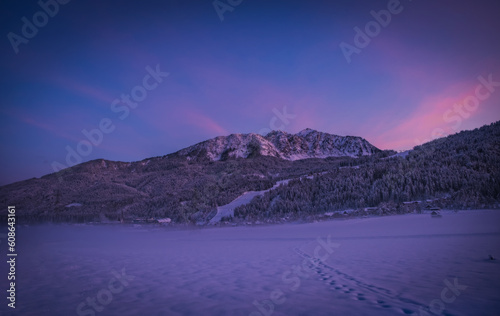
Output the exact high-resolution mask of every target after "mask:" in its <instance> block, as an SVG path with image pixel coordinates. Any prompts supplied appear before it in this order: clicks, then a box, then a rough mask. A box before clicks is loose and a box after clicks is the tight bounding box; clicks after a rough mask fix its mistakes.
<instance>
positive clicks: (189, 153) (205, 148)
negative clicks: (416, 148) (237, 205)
mask: <svg viewBox="0 0 500 316" xmlns="http://www.w3.org/2000/svg"><path fill="white" fill-rule="evenodd" d="M377 152H380V149H378V148H376V147H375V146H373V145H372V144H370V143H369V142H368V141H366V140H365V139H363V138H361V137H354V136H337V135H331V134H328V133H322V132H318V131H315V130H312V129H309V128H307V129H305V130H303V131H301V132H299V133H297V134H288V133H286V132H282V131H272V132H270V133H269V134H267V135H266V136H261V135H259V134H231V135H229V136H220V137H216V138H213V139H210V140H207V141H204V142H201V143H198V144H196V145H193V146H190V147H188V148H185V149H182V150H180V151H178V152H177V153H176V154H177V155H180V156H186V157H189V158H190V159H191V158H207V159H209V160H211V161H218V160H226V159H228V158H248V157H255V156H258V155H260V156H271V157H276V158H281V159H285V160H291V161H293V160H300V159H308V158H327V157H344V156H349V157H361V156H367V155H372V154H374V153H377Z"/></svg>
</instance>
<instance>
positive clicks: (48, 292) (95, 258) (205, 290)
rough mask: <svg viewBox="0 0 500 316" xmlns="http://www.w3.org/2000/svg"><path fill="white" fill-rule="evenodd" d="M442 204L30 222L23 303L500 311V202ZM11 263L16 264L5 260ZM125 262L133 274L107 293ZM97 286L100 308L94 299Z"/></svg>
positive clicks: (189, 311)
mask: <svg viewBox="0 0 500 316" xmlns="http://www.w3.org/2000/svg"><path fill="white" fill-rule="evenodd" d="M443 214H444V215H443V217H442V218H440V219H435V218H431V217H430V216H429V214H411V215H400V216H387V217H371V218H363V219H351V220H333V221H326V222H320V223H311V224H286V225H278V226H258V227H228V228H204V229H196V230H174V229H168V228H164V227H159V226H138V227H132V226H123V225H95V226H94V225H47V226H30V227H22V226H21V227H19V228H18V230H17V231H16V233H17V236H18V240H17V245H18V252H19V256H18V259H19V260H18V262H17V273H18V274H17V275H18V278H17V280H16V288H17V292H16V296H17V298H18V300H17V306H16V310H15V315H38V316H44V315H75V314H76V315H94V313H95V315H120V316H122V315H154V316H157V315H433V314H432V313H430V312H429V311H428V309H429V304H430V303H432V302H433V304H434V305H432V306H431V307H434V308H435V309H436V308H438V311H439V312H440V314H441V315H498V311H500V297H499V293H500V262H499V260H498V259H497V260H490V259H489V255H492V256H493V257H496V258H498V257H500V249H499V248H500V229H499V223H500V211H461V212H458V213H452V212H450V213H443ZM328 236H330V237H329V239H328ZM2 245H5V244H4V243H2ZM319 257H321V258H322V259H323V261H321V260H319V259H318V258H319ZM0 267H1V268H2V274H3V275H5V276H6V275H7V270H8V266H7V263H6V260H2V263H1V264H0ZM117 273H118V274H124V275H126V276H127V278H126V280H125V282H126V285H124V286H122V287H121V290H120V291H115V292H114V294H111V296H110V297H107V296H106V294H108V293H111V292H110V291H109V290H108V289H110V286H113V289H114V290H116V289H117V288H120V286H119V285H120V284H121V283H116V282H114V283H113V280H114V279H113V278H114V277H115V275H116V274H117ZM455 283H456V284H457V285H458V289H457V288H456V287H455V285H453V284H455ZM2 284H3V283H2ZM450 285H451V287H452V288H453V290H445V289H446V288H448V286H450ZM463 287H466V288H465V289H464V288H463ZM443 293H444V294H443ZM443 295H444V296H443ZM95 297H97V301H96V302H97V303H96V304H97V306H98V307H99V308H102V309H101V310H100V311H99V312H95V311H94V309H93V308H92V307H90V305H88V303H86V300H87V298H95ZM271 297H272V298H273V299H274V302H273V301H272V300H271ZM443 298H444V300H446V302H443ZM99 300H100V301H103V302H105V303H106V304H102V303H100V301H99ZM82 304H83V305H82ZM441 304H442V307H443V308H444V309H443V310H440V309H441ZM78 306H79V307H80V310H79V312H77V307H78ZM91 312H94V313H91ZM262 312H264V313H262ZM9 313H10V312H9V311H7V306H6V303H4V304H2V306H1V307H0V314H2V315H9Z"/></svg>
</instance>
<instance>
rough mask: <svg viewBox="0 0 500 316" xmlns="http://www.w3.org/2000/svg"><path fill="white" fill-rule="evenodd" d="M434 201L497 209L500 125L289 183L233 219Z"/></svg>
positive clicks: (243, 210) (246, 207) (449, 206)
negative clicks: (436, 199) (414, 201)
mask: <svg viewBox="0 0 500 316" xmlns="http://www.w3.org/2000/svg"><path fill="white" fill-rule="evenodd" d="M435 198H440V199H439V200H440V202H439V203H440V204H441V206H443V207H448V208H456V209H463V208H470V207H476V208H478V207H479V208H482V207H493V206H495V205H498V202H499V201H500V123H499V122H496V123H494V124H492V125H490V126H484V127H482V128H480V129H476V130H473V131H464V132H461V133H459V134H455V135H452V136H449V137H446V138H441V139H437V140H434V141H432V142H429V143H426V144H424V145H422V146H417V147H415V148H414V150H412V151H410V152H409V154H408V155H407V156H406V157H400V156H396V157H394V158H389V159H371V160H370V161H367V162H366V163H364V164H362V165H360V166H359V168H342V169H337V170H333V171H332V172H328V173H326V174H323V175H318V176H316V177H314V178H312V179H309V178H302V179H300V180H296V181H291V182H290V183H289V184H288V185H287V186H283V187H280V188H278V189H276V190H273V191H271V192H269V193H267V194H265V195H264V196H263V197H258V198H256V199H255V200H253V201H252V202H251V203H250V204H248V205H245V206H241V207H239V208H238V209H237V210H236V211H235V216H236V217H240V218H250V219H253V218H261V217H262V216H263V214H264V216H265V217H271V218H274V217H275V218H280V217H283V216H293V217H297V216H299V217H300V216H302V215H309V214H318V213H324V212H328V211H333V210H343V209H358V208H364V207H374V206H378V205H380V204H381V203H393V207H399V206H401V203H402V202H405V201H413V200H426V199H435ZM398 204H399V205H398Z"/></svg>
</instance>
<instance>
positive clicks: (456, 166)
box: [0, 122, 500, 223]
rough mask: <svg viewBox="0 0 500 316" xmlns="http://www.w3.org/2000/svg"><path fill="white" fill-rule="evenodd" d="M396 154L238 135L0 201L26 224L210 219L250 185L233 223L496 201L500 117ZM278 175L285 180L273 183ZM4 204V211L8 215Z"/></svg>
mask: <svg viewBox="0 0 500 316" xmlns="http://www.w3.org/2000/svg"><path fill="white" fill-rule="evenodd" d="M394 154H395V152H394V151H380V150H378V149H376V148H375V147H373V146H371V145H370V144H369V143H368V142H366V141H365V140H363V139H362V138H359V137H349V136H348V137H340V136H335V135H330V134H326V133H320V132H317V131H313V130H310V129H306V130H304V131H301V132H299V133H297V134H287V133H284V132H280V131H274V132H271V133H269V134H268V135H266V136H260V135H257V134H233V135H229V136H227V137H217V138H214V139H211V140H208V141H205V142H202V143H199V144H196V145H193V146H191V147H188V148H185V149H182V150H180V151H178V152H176V153H173V154H169V155H166V156H162V157H153V158H148V159H144V160H142V161H137V162H119V161H108V160H104V159H97V160H93V161H88V162H85V163H82V164H78V165H75V166H73V167H71V168H67V169H64V170H61V171H59V172H57V173H53V174H49V175H46V176H43V177H41V178H34V179H29V180H25V181H21V182H16V183H12V184H9V185H6V186H2V187H0V203H2V204H3V205H15V206H16V217H17V218H18V220H19V221H20V222H21V223H22V222H27V221H44V220H50V221H95V220H104V219H111V220H117V219H125V220H127V219H128V220H131V219H134V218H138V217H141V218H165V217H168V218H170V219H171V220H172V222H173V223H187V222H207V221H208V220H210V219H211V218H213V217H214V216H215V213H216V211H217V209H218V207H219V206H224V205H227V204H229V203H231V202H232V201H234V200H235V199H237V198H238V197H239V196H241V195H242V194H244V193H245V192H249V191H262V192H263V193H262V194H261V195H259V196H256V197H255V198H254V199H252V200H251V201H250V202H249V203H248V204H245V205H241V206H239V207H238V208H237V209H235V210H234V217H233V218H232V220H233V221H235V222H243V221H245V222H246V221H257V220H259V221H262V220H266V221H279V220H281V219H282V218H288V219H294V218H295V219H301V218H307V217H313V218H314V217H315V216H320V215H321V214H324V213H325V212H332V211H337V210H340V211H342V210H346V209H354V210H362V209H363V208H364V207H385V208H389V209H395V210H398V211H401V210H405V208H404V205H405V204H404V202H408V201H415V200H423V201H425V200H434V201H439V203H440V204H439V205H438V206H440V207H450V208H455V209H460V208H472V207H474V208H478V207H479V208H482V207H498V205H499V203H500V122H496V123H493V124H491V125H488V126H483V127H481V128H479V129H475V130H473V131H463V132H460V133H457V134H455V135H451V136H448V137H445V138H440V139H436V140H434V141H431V142H429V143H426V144H423V145H421V146H417V147H415V148H414V149H413V150H410V151H409V152H408V153H407V154H405V155H394ZM305 157H307V158H309V159H300V158H305ZM324 157H326V158H324ZM283 180H289V181H283ZM279 181H283V182H282V183H284V184H283V185H281V186H278V187H275V188H274V189H272V190H269V189H271V188H273V187H274V186H275V185H276V184H277V183H278V182H279ZM266 190H267V192H264V191H266ZM436 203H437V202H436ZM384 205H385V206H384ZM387 205H389V206H387ZM6 212H7V208H3V209H1V210H0V220H5V221H4V222H6V218H5V217H6V216H7V215H6ZM401 212H402V211H401ZM360 214H362V212H361V213H360Z"/></svg>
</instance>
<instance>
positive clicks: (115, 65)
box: [0, 0, 500, 185]
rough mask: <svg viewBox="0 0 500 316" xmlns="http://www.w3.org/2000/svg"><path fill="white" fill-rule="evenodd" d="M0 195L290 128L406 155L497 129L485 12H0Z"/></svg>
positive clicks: (447, 7)
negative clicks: (74, 172) (34, 181)
mask: <svg viewBox="0 0 500 316" xmlns="http://www.w3.org/2000/svg"><path fill="white" fill-rule="evenodd" d="M0 8H1V10H0V28H1V30H2V33H3V39H2V40H1V41H0V57H1V58H0V69H1V73H2V76H0V81H1V82H0V84H1V89H2V100H1V102H0V135H1V136H0V137H1V145H2V156H1V161H0V185H4V184H8V183H12V182H15V181H20V180H24V179H28V178H33V177H40V176H42V175H45V174H49V173H52V172H54V171H57V170H60V169H62V168H64V167H70V166H72V165H74V164H76V163H79V162H84V161H89V160H93V159H98V158H104V159H108V160H118V161H137V160H142V159H145V158H148V157H154V156H162V155H166V154H169V153H172V152H175V151H177V150H179V149H182V148H184V147H187V146H190V145H193V144H195V143H198V142H200V141H203V140H206V139H209V138H213V137H216V136H222V135H229V134H232V133H261V134H266V133H267V132H269V131H270V130H273V129H279V130H283V131H286V132H289V133H297V132H299V131H300V130H302V129H305V128H313V129H316V130H319V131H322V132H328V133H331V134H337V135H354V136H361V137H364V138H366V139H367V140H368V141H369V142H371V143H372V144H373V145H375V146H377V147H378V148H381V149H394V150H406V149H410V148H413V147H414V146H416V145H419V144H422V143H424V142H427V141H429V140H431V139H433V138H437V137H441V136H445V135H449V134H453V133H456V132H459V131H461V130H469V129H474V128H477V127H480V126H482V125H485V124H490V123H492V122H495V121H498V120H499V119H500V107H499V105H500V58H499V57H500V38H499V37H498V30H500V3H499V2H498V1H495V0H491V1H490V0H484V1H475V2H473V1H453V0H413V1H411V0H401V1H397V0H390V1H387V0H384V1H378V0H377V1H353V0H349V1H348V0H337V1H316V0H312V1H303V0H300V1H296V0H287V1H285V0H281V1H278V0H252V1H250V0H216V1H212V0H203V1H198V0H193V1H186V0H178V1H173V0H165V1H159V0H158V1H156V0H144V1H95V0H90V1H76V0H72V1H68V0H59V2H56V0H41V1H40V2H37V1H31V0H30V1H15V0H5V1H2V2H1V4H0Z"/></svg>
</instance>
